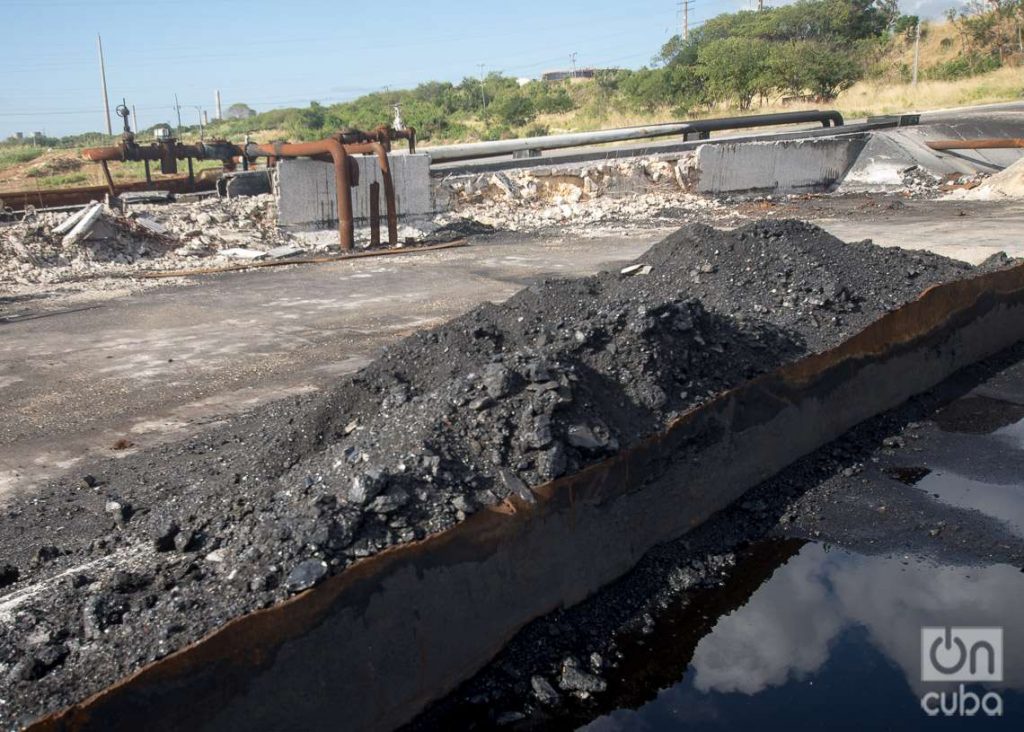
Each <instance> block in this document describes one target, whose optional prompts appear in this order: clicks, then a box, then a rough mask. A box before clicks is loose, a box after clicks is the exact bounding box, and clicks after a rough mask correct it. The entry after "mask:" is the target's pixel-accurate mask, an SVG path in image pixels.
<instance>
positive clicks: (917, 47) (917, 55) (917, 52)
mask: <svg viewBox="0 0 1024 732" xmlns="http://www.w3.org/2000/svg"><path fill="white" fill-rule="evenodd" d="M920 60H921V21H920V20H918V21H917V31H915V33H914V74H913V76H912V77H911V79H910V85H911V86H917V64H918V62H919V61H920Z"/></svg>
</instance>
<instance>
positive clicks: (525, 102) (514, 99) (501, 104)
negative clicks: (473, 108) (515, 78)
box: [488, 91, 537, 127]
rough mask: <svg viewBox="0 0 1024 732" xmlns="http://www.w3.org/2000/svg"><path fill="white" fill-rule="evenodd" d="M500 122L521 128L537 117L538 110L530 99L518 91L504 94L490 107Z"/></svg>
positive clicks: (490, 110)
mask: <svg viewBox="0 0 1024 732" xmlns="http://www.w3.org/2000/svg"><path fill="white" fill-rule="evenodd" d="M488 111H489V112H491V113H493V114H494V116H495V117H497V118H498V120H499V121H500V122H501V123H502V124H504V125H507V126H510V127H521V126H522V125H525V124H526V123H527V122H529V121H530V120H532V119H533V118H534V117H536V116H537V110H536V109H535V108H534V106H533V102H532V101H530V99H529V97H526V96H524V95H522V94H520V93H519V92H518V91H516V92H513V93H509V92H504V93H502V94H501V95H500V96H498V98H497V99H495V100H494V103H493V104H491V105H490V106H489V107H488Z"/></svg>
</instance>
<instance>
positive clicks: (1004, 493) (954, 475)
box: [883, 397, 1024, 537]
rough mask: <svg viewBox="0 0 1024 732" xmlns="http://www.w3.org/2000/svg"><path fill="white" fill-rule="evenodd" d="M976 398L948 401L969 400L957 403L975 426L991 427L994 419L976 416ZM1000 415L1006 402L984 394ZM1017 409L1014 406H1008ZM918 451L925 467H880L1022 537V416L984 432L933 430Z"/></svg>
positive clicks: (891, 475) (1023, 531) (977, 404)
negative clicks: (964, 432)
mask: <svg viewBox="0 0 1024 732" xmlns="http://www.w3.org/2000/svg"><path fill="white" fill-rule="evenodd" d="M979 399H981V398H979V397H970V398H968V399H961V400H959V401H957V402H954V403H953V404H951V405H950V407H949V409H953V408H957V407H956V405H957V404H960V403H962V402H969V401H970V402H974V404H973V405H969V406H968V407H963V408H957V409H959V411H960V412H961V413H970V414H971V415H973V416H974V417H977V418H978V419H977V420H976V421H974V422H972V424H973V425H975V426H978V425H981V424H985V425H986V426H992V425H994V424H995V422H996V421H998V420H996V418H995V417H991V416H988V417H986V416H980V415H981V412H979V411H978V410H979V409H980V401H979ZM985 402H986V403H987V405H988V406H989V407H992V406H993V405H997V406H995V408H996V410H997V411H1000V413H1001V414H1002V415H1003V416H1005V413H1006V412H1005V409H1004V407H1003V406H998V405H1007V404H1008V402H1000V401H998V400H995V399H988V398H985ZM1010 406H1012V407H1015V408H1018V409H1021V408H1020V407H1017V405H1010ZM924 442H925V450H924V451H923V452H922V453H920V454H919V455H918V457H920V458H923V460H924V462H925V464H926V465H928V468H924V467H921V468H903V467H896V466H890V467H887V468H883V470H884V472H885V473H886V474H887V475H888V476H889V477H891V478H895V479H896V480H900V481H902V482H904V483H907V484H908V485H914V486H915V487H916V488H918V489H920V490H923V491H925V492H926V493H928V494H930V495H931V496H933V497H934V498H936V499H937V500H940V501H942V502H943V503H946V504H949V505H951V506H956V507H958V508H969V509H974V510H976V511H980V512H981V513H983V514H985V515H987V516H991V517H993V518H995V519H998V520H999V521H1001V522H1003V523H1004V524H1006V525H1007V526H1009V527H1010V528H1011V529H1012V530H1013V531H1014V533H1016V534H1017V535H1018V536H1022V537H1024V469H1022V468H1024V420H1018V421H1016V422H1013V423H1011V424H1005V425H1001V426H999V427H996V428H994V429H993V430H991V431H989V432H969V433H966V434H949V433H937V434H935V435H934V436H932V437H931V438H929V439H926V440H925V441H924Z"/></svg>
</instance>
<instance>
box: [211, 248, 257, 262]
mask: <svg viewBox="0 0 1024 732" xmlns="http://www.w3.org/2000/svg"><path fill="white" fill-rule="evenodd" d="M220 256H222V257H227V258H228V259H241V260H244V261H249V262H255V261H257V260H260V259H266V258H267V253H266V252H261V251H260V250H259V249H246V248H245V247H233V248H231V249H222V250H221V251H220Z"/></svg>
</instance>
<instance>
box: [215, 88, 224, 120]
mask: <svg viewBox="0 0 1024 732" xmlns="http://www.w3.org/2000/svg"><path fill="white" fill-rule="evenodd" d="M217 119H224V115H222V114H221V113H220V89H218V90H217Z"/></svg>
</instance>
